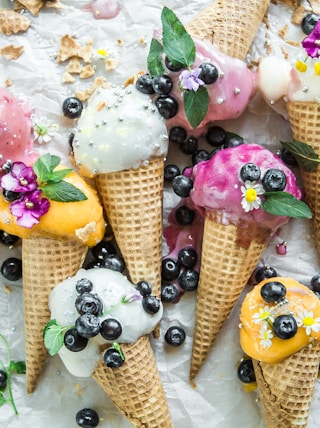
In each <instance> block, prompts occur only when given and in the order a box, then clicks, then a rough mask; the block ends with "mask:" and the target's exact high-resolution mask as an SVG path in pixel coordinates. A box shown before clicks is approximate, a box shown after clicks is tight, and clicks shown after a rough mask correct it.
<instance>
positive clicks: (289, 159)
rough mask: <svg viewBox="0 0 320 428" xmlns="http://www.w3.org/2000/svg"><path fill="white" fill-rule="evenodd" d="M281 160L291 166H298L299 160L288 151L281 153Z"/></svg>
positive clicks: (283, 150)
mask: <svg viewBox="0 0 320 428" xmlns="http://www.w3.org/2000/svg"><path fill="white" fill-rule="evenodd" d="M280 158H281V160H282V161H283V162H284V163H285V164H286V165H289V166H298V162H297V159H296V158H295V156H294V154H293V153H292V152H290V150H288V149H282V150H281V153H280Z"/></svg>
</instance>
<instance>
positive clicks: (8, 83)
mask: <svg viewBox="0 0 320 428" xmlns="http://www.w3.org/2000/svg"><path fill="white" fill-rule="evenodd" d="M4 84H5V87H6V88H8V87H9V86H12V82H11V80H10V79H6V80H5V82H4Z"/></svg>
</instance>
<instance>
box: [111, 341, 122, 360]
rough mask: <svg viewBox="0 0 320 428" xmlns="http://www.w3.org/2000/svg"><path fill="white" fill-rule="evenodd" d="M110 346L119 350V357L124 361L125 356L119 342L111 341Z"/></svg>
mask: <svg viewBox="0 0 320 428" xmlns="http://www.w3.org/2000/svg"><path fill="white" fill-rule="evenodd" d="M112 346H113V348H114V349H115V350H116V351H118V352H119V354H120V357H121V359H122V360H123V361H124V360H125V356H124V353H123V352H122V349H121V346H120V344H119V343H118V342H113V344H112Z"/></svg>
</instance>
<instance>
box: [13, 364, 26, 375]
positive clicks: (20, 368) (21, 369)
mask: <svg viewBox="0 0 320 428" xmlns="http://www.w3.org/2000/svg"><path fill="white" fill-rule="evenodd" d="M10 371H14V372H16V373H17V374H26V363H25V362H24V361H10Z"/></svg>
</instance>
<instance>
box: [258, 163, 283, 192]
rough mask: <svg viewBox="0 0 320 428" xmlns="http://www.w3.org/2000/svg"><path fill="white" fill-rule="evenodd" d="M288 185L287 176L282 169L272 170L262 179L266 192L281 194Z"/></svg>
mask: <svg viewBox="0 0 320 428" xmlns="http://www.w3.org/2000/svg"><path fill="white" fill-rule="evenodd" d="M286 184H287V179H286V175H285V173H284V172H283V171H280V169H276V168H270V169H268V170H267V171H266V172H265V174H264V176H263V178H262V186H263V188H264V190H265V191H266V192H279V191H281V190H283V189H284V188H285V187H286Z"/></svg>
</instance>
